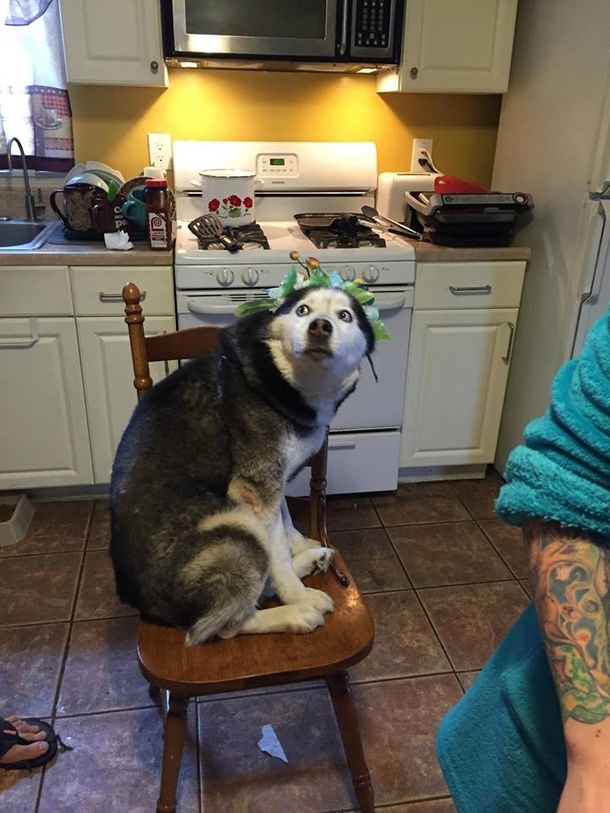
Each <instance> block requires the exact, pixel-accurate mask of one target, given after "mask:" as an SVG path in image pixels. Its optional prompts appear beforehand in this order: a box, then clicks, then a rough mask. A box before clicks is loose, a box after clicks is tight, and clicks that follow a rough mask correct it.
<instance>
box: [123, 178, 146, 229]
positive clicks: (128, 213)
mask: <svg viewBox="0 0 610 813" xmlns="http://www.w3.org/2000/svg"><path fill="white" fill-rule="evenodd" d="M122 211H123V215H124V216H125V217H126V218H127V220H129V221H130V222H131V223H133V224H134V225H135V226H137V227H138V228H139V229H142V230H145V229H146V190H145V188H144V187H143V186H136V187H135V188H134V189H132V190H131V192H130V193H129V194H128V195H127V200H126V201H125V203H124V204H123V210H122Z"/></svg>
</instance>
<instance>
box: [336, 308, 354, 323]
mask: <svg viewBox="0 0 610 813" xmlns="http://www.w3.org/2000/svg"><path fill="white" fill-rule="evenodd" d="M352 318H353V317H352V315H351V313H350V312H349V311H339V319H341V321H342V322H351V321H352Z"/></svg>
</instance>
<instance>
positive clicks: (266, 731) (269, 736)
mask: <svg viewBox="0 0 610 813" xmlns="http://www.w3.org/2000/svg"><path fill="white" fill-rule="evenodd" d="M262 735H263V736H262V737H261V738H260V740H259V741H258V747H259V748H260V749H261V751H264V752H265V753H266V754H269V756H272V757H276V759H281V760H283V761H284V762H285V763H286V764H288V757H287V756H286V754H285V753H284V749H283V748H282V744H281V743H280V741H279V740H278V738H277V734H276V733H275V731H274V729H273V726H272V725H269V724H267V725H264V726H263V727H262Z"/></svg>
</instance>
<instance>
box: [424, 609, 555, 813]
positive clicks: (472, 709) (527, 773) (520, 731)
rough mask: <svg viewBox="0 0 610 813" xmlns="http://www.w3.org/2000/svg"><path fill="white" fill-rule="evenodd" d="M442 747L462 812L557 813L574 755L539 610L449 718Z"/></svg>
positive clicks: (529, 614) (530, 613) (515, 630)
mask: <svg viewBox="0 0 610 813" xmlns="http://www.w3.org/2000/svg"><path fill="white" fill-rule="evenodd" d="M436 746H437V757H438V761H439V764H440V766H441V768H442V770H443V774H444V776H445V780H446V782H447V785H448V786H449V790H450V791H451V795H452V796H453V800H454V803H455V806H456V808H457V810H458V811H459V813H556V811H557V805H558V804H559V797H560V796H561V791H562V788H563V784H564V782H565V777H566V752H565V744H564V739H563V729H562V724H561V715H560V711H559V704H558V702H557V697H556V695H555V690H554V687H553V679H552V677H551V671H550V669H549V666H548V662H547V659H546V654H545V651H544V645H543V643H542V636H541V634H540V628H539V626H538V621H537V618H536V613H535V610H534V606H533V605H531V604H530V606H529V607H528V608H527V610H526V611H525V612H524V614H523V615H522V616H521V618H520V619H519V621H517V623H516V624H515V625H514V626H513V627H512V629H511V630H510V631H509V633H508V635H507V636H506V638H505V639H504V641H503V642H502V643H501V644H500V646H499V647H498V649H497V650H496V652H495V653H494V654H493V655H492V657H491V659H490V660H489V661H488V662H487V664H486V665H485V667H484V669H483V670H482V671H481V673H480V674H479V675H478V676H477V678H476V680H475V681H474V683H473V684H472V685H471V686H470V688H469V689H468V691H467V692H466V694H465V695H464V697H463V698H462V699H461V700H460V701H459V702H458V703H457V704H456V705H455V706H454V707H453V708H452V709H451V710H450V711H449V712H448V713H447V714H446V715H445V717H444V718H443V720H442V722H441V724H440V726H439V729H438V732H437V740H436Z"/></svg>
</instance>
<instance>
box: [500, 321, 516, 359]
mask: <svg viewBox="0 0 610 813" xmlns="http://www.w3.org/2000/svg"><path fill="white" fill-rule="evenodd" d="M506 324H507V325H508V329H509V331H510V333H509V334H508V347H507V348H506V355H505V356H502V361H503V362H504V364H508V362H509V361H510V357H511V356H512V353H513V340H514V338H515V326H514V325H513V323H512V322H507V323H506Z"/></svg>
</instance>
